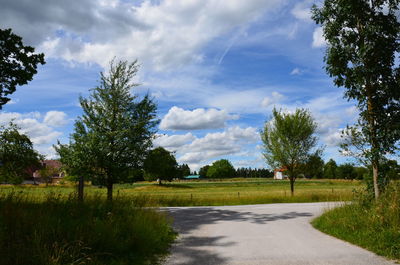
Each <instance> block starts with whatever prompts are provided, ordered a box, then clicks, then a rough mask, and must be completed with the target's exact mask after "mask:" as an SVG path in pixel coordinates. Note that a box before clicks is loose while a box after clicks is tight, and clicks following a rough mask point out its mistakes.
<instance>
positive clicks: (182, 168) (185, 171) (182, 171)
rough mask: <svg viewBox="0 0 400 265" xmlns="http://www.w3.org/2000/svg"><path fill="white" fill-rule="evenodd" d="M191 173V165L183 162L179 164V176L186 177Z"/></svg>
mask: <svg viewBox="0 0 400 265" xmlns="http://www.w3.org/2000/svg"><path fill="white" fill-rule="evenodd" d="M189 175H190V167H189V166H188V165H187V164H182V165H179V166H178V168H177V174H176V177H177V178H184V177H186V176H189ZM195 175H196V174H195Z"/></svg>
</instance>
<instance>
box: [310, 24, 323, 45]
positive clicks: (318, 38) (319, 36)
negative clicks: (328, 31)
mask: <svg viewBox="0 0 400 265" xmlns="http://www.w3.org/2000/svg"><path fill="white" fill-rule="evenodd" d="M323 34H324V32H323V29H322V28H321V27H318V28H316V29H315V30H314V32H313V42H312V47H313V48H320V47H324V46H325V45H326V40H325V37H324V35H323Z"/></svg>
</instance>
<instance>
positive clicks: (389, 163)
mask: <svg viewBox="0 0 400 265" xmlns="http://www.w3.org/2000/svg"><path fill="white" fill-rule="evenodd" d="M382 173H383V174H384V175H385V177H386V178H388V179H392V180H398V179H400V165H398V164H397V161H396V160H386V161H384V162H383V163H382Z"/></svg>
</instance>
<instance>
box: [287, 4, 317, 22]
mask: <svg viewBox="0 0 400 265" xmlns="http://www.w3.org/2000/svg"><path fill="white" fill-rule="evenodd" d="M311 3H312V1H309V0H306V1H303V2H299V3H296V5H295V6H294V7H293V9H292V10H291V12H290V13H291V14H292V15H293V16H294V17H295V18H297V19H299V20H303V21H306V22H311V21H312V20H311V6H310V5H311Z"/></svg>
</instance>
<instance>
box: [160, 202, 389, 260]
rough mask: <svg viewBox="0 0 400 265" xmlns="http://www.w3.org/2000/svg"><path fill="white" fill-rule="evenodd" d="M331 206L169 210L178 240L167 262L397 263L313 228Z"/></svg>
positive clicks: (167, 209) (309, 204) (313, 204)
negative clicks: (316, 217)
mask: <svg viewBox="0 0 400 265" xmlns="http://www.w3.org/2000/svg"><path fill="white" fill-rule="evenodd" d="M333 206H334V205H333V204H332V203H331V204H329V203H290V204H264V205H242V206H221V207H171V208H166V209H165V210H166V211H168V212H169V214H170V215H171V216H172V217H173V219H174V228H175V229H176V231H177V232H179V238H178V240H177V242H176V243H175V244H174V245H173V247H172V250H171V253H172V254H171V256H170V257H168V258H167V260H166V261H165V264H166V265H181V264H185V265H195V264H196V265H207V264H216V265H224V264H237V265H239V264H240V265H250V264H251V265H255V264H260V265H261V264H262V265H268V264H271V265H272V264H273V265H289V264H290V265H292V264H298V265H303V264H307V265H311V264H318V265H319V264H329V265H330V264H343V265H358V264H359V265H369V264H376V265H388V264H395V263H394V262H391V261H388V260H386V259H385V258H382V257H379V256H377V255H375V254H373V253H371V252H369V251H367V250H364V249H362V248H360V247H357V246H354V245H351V244H349V243H346V242H344V241H341V240H339V239H336V238H334V237H331V236H328V235H326V234H324V233H321V232H319V231H318V230H316V229H314V228H313V227H312V226H311V225H310V223H309V222H310V220H311V219H313V218H314V217H315V216H318V215H319V214H321V213H322V212H323V210H324V209H327V208H329V207H333Z"/></svg>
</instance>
